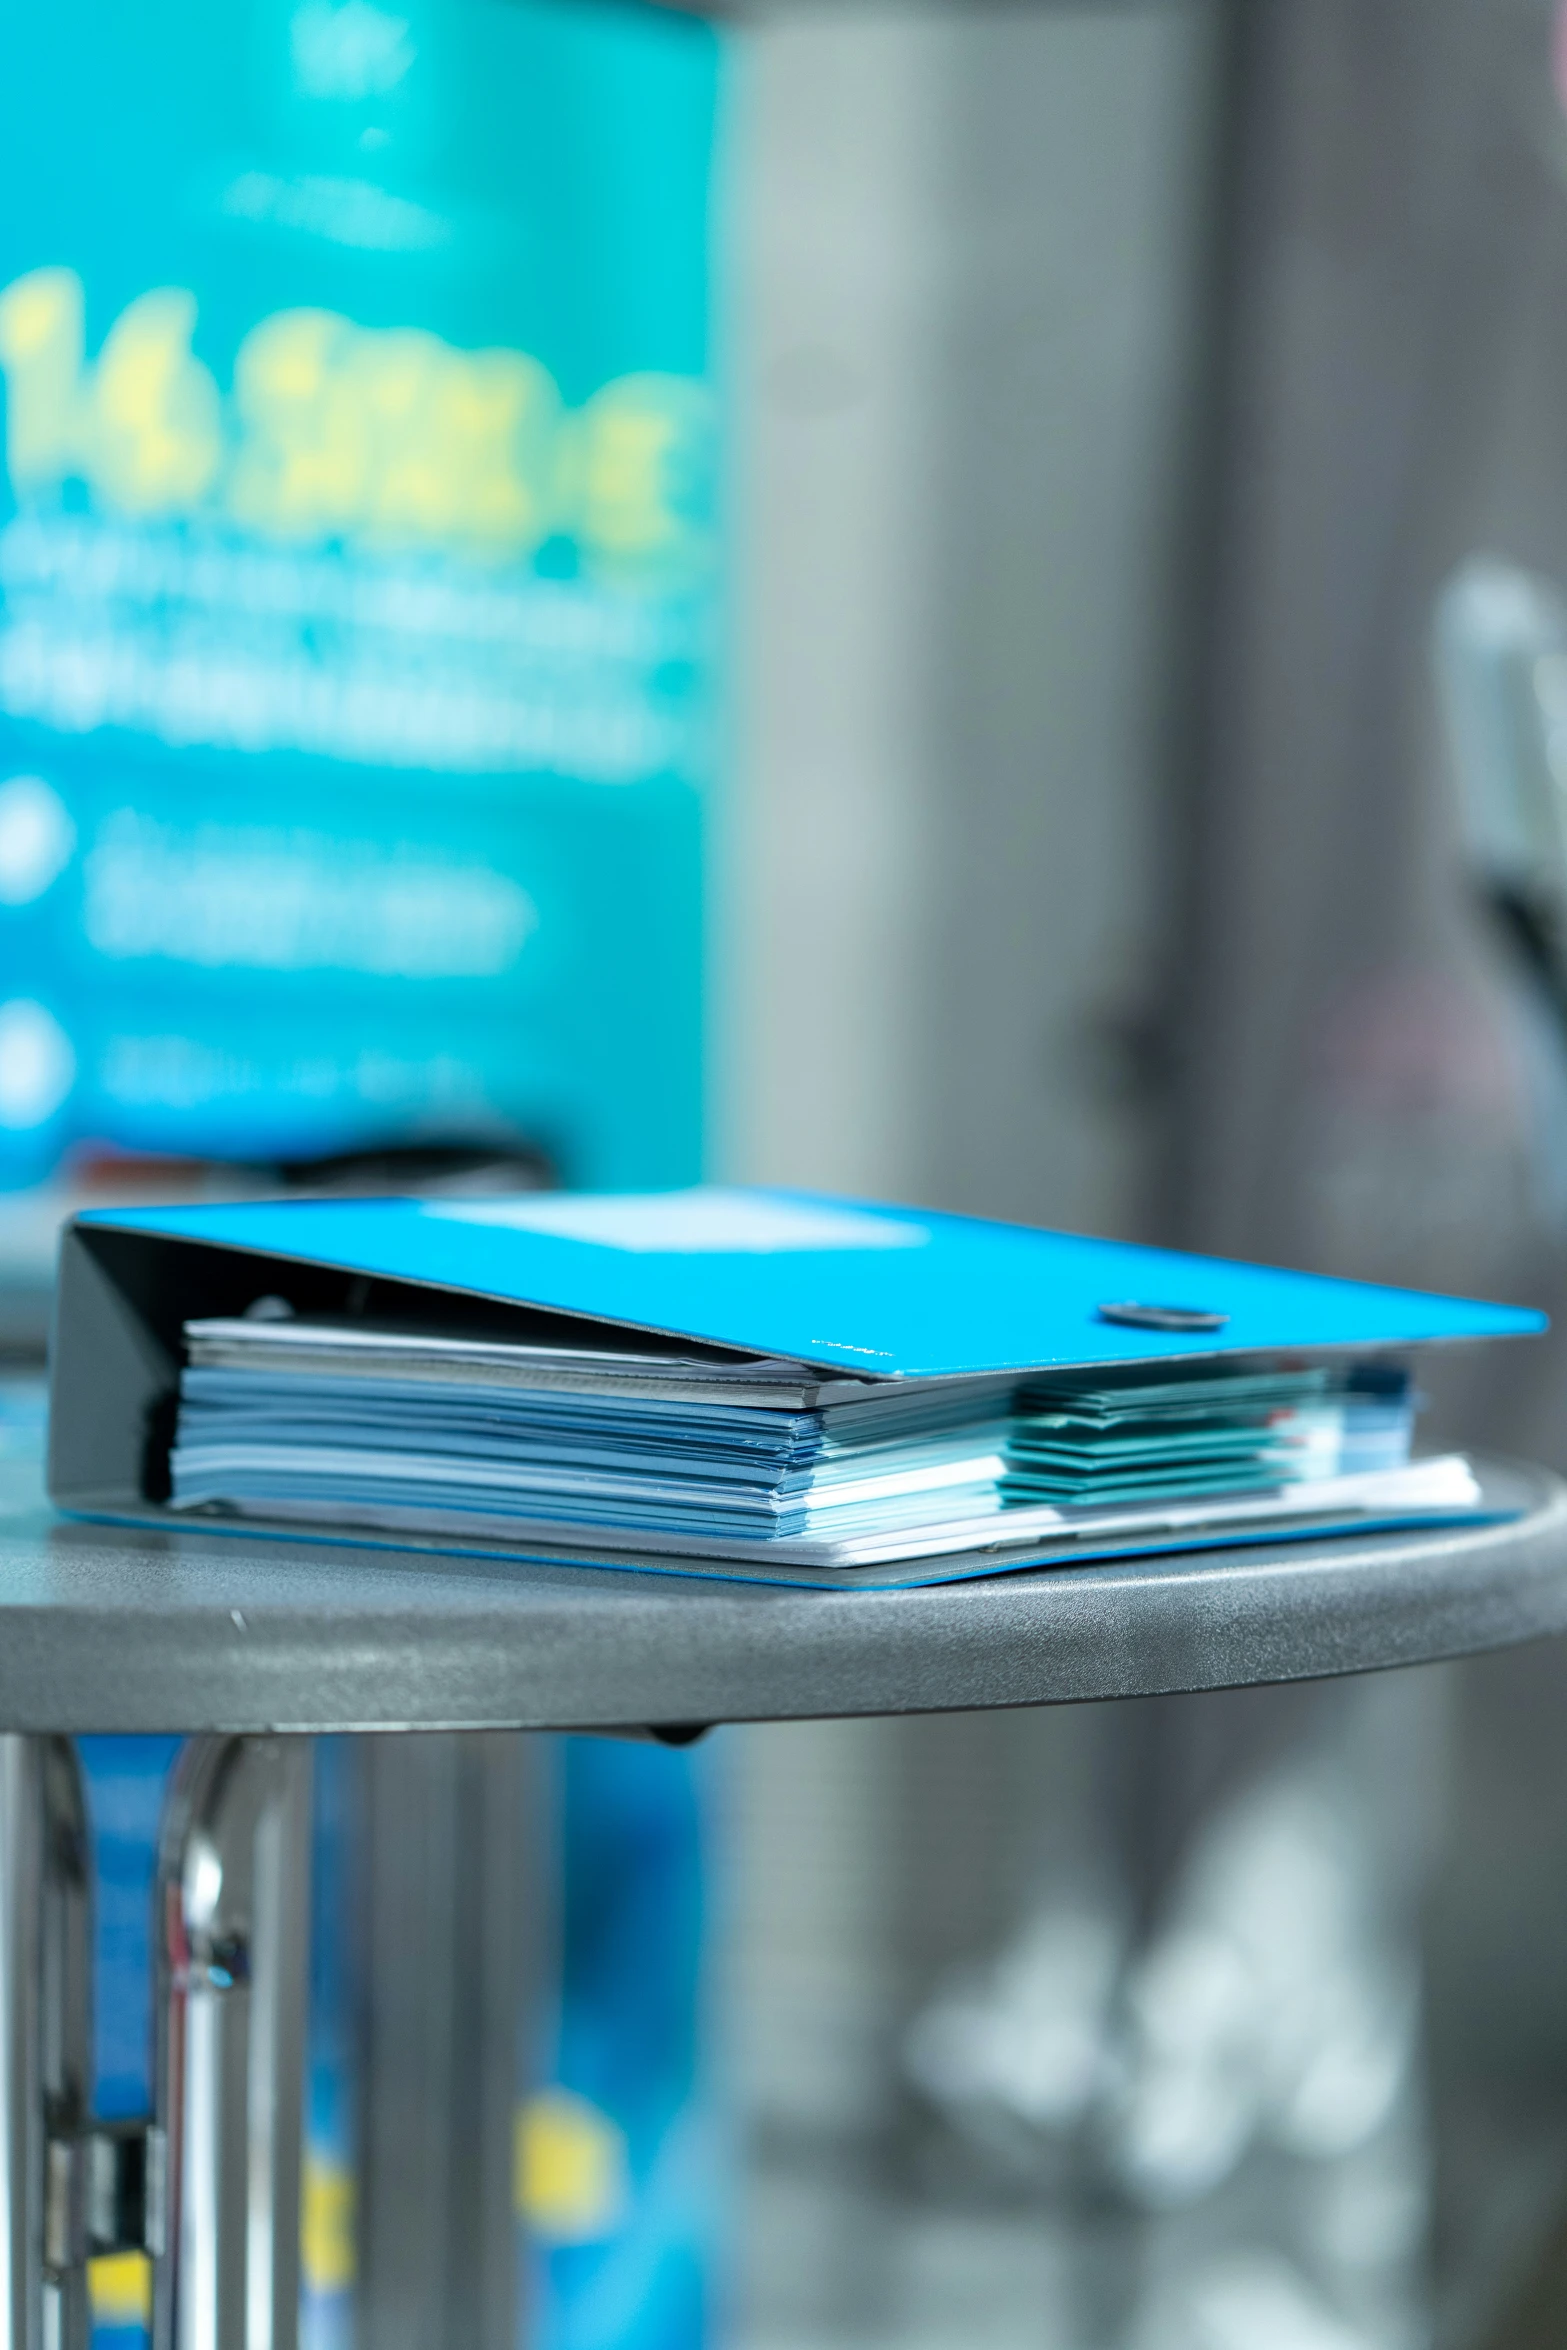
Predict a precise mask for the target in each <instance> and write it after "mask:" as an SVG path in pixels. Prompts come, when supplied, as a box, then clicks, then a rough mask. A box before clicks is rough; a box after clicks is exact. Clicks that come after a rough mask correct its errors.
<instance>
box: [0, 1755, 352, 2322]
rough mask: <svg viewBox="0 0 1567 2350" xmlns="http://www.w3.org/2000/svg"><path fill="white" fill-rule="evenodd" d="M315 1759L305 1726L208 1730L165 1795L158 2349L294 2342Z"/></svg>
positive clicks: (160, 1902)
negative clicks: (297, 1732) (277, 1730)
mask: <svg viewBox="0 0 1567 2350" xmlns="http://www.w3.org/2000/svg"><path fill="white" fill-rule="evenodd" d="M310 1758H311V1747H310V1741H309V1740H308V1739H305V1738H216V1737H210V1738H196V1739H192V1740H191V1742H190V1744H189V1746H187V1748H186V1749H185V1752H184V1753H183V1755H182V1756H181V1758H180V1762H179V1764H178V1765H177V1767H176V1772H175V1778H174V1784H173V1786H172V1788H171V1790H170V1796H169V1806H168V1811H167V1814H166V1817H165V1821H164V1833H163V1841H162V1848H161V1851H160V1854H159V1863H158V1880H157V1896H156V1898H157V1909H156V1925H157V1935H158V1964H159V1985H158V2064H157V2118H158V2122H159V2124H160V2125H161V2128H162V2131H163V2133H164V2143H165V2147H166V2161H167V2182H166V2204H165V2226H164V2237H163V2243H162V2246H161V2249H160V2250H159V2254H158V2257H157V2258H156V2259H155V2262H154V2270H153V2341H154V2344H155V2345H156V2350H295V2345H296V2340H297V2335H298V2328H299V2192H300V2145H301V2125H302V2105H303V2093H304V2041H305V2031H304V2027H305V2003H306V1988H307V1964H308V1943H309V1915H308V1911H309V1882H310V1877H309V1831H310ZM46 2350H47V2346H46Z"/></svg>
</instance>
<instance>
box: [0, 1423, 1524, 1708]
mask: <svg viewBox="0 0 1567 2350" xmlns="http://www.w3.org/2000/svg"><path fill="white" fill-rule="evenodd" d="M1483 1475H1484V1479H1485V1483H1486V1488H1487V1492H1488V1494H1490V1495H1492V1496H1494V1498H1495V1500H1496V1501H1497V1503H1498V1504H1499V1505H1500V1506H1507V1507H1511V1508H1515V1509H1517V1510H1518V1511H1519V1512H1520V1513H1521V1514H1520V1515H1519V1516H1517V1517H1516V1518H1514V1519H1512V1520H1511V1521H1510V1522H1508V1523H1505V1524H1492V1525H1487V1526H1481V1527H1470V1528H1467V1529H1453V1528H1446V1529H1443V1530H1440V1531H1438V1530H1429V1531H1425V1532H1421V1533H1414V1534H1399V1535H1374V1536H1373V1535H1366V1536H1356V1537H1351V1538H1347V1539H1346V1538H1339V1539H1337V1540H1334V1541H1327V1542H1323V1541H1319V1542H1304V1543H1274V1544H1266V1543H1255V1544H1248V1545H1246V1546H1245V1547H1240V1548H1235V1549H1230V1550H1218V1551H1214V1550H1209V1551H1188V1552H1184V1553H1172V1554H1166V1555H1164V1556H1161V1557H1148V1558H1139V1559H1120V1560H1113V1561H1107V1562H1105V1563H1103V1564H1101V1565H1098V1566H1095V1565H1092V1564H1084V1565H1082V1566H1075V1567H1051V1568H1047V1569H1043V1570H1039V1571H1035V1572H1032V1573H1030V1572H1018V1573H1012V1574H1004V1575H996V1576H991V1577H987V1578H985V1579H984V1580H982V1581H975V1582H965V1583H957V1584H945V1585H934V1586H927V1587H925V1588H923V1589H920V1590H913V1591H858V1592H856V1591H853V1590H845V1591H843V1592H838V1591H818V1590H792V1589H784V1588H779V1587H777V1586H770V1585H763V1584H749V1583H722V1582H714V1581H711V1580H697V1579H695V1578H686V1577H682V1576H679V1575H651V1574H644V1573H639V1572H636V1571H634V1570H630V1569H625V1568H619V1569H617V1568H614V1567H612V1566H604V1567H595V1566H583V1565H564V1564H543V1563H540V1564H533V1563H530V1562H521V1561H509V1560H508V1561H502V1560H486V1559H475V1558H465V1557H464V1558H458V1557H443V1556H440V1555H439V1554H435V1553H430V1552H419V1551H409V1550H397V1549H383V1548H378V1547H374V1546H372V1545H370V1544H365V1545H363V1546H360V1545H357V1544H356V1545H342V1544H324V1543H322V1544H318V1543H313V1542H310V1541H273V1540H268V1539H266V1538H264V1537H260V1536H254V1535H249V1534H237V1535H221V1534H214V1533H212V1532H210V1531H200V1532H198V1531H191V1532H185V1531H182V1530H176V1529H172V1528H171V1529H169V1530H168V1531H165V1530H163V1529H162V1528H148V1527H131V1528H120V1527H113V1526H106V1525H97V1524H84V1523H81V1522H73V1521H67V1520H64V1519H61V1518H59V1517H57V1516H55V1515H54V1513H53V1512H52V1511H51V1510H50V1509H49V1508H48V1506H47V1504H46V1503H45V1502H44V1501H43V1499H42V1497H41V1492H40V1489H39V1486H38V1481H37V1470H36V1467H35V1466H34V1465H33V1464H31V1463H29V1462H11V1463H9V1464H6V1467H5V1472H4V1475H3V1476H0V1730H185V1731H190V1730H273V1729H275V1730H393V1729H450V1728H474V1729H479V1728H517V1729H568V1728H611V1727H620V1728H640V1727H644V1726H657V1727H663V1728H666V1729H671V1730H678V1729H680V1728H683V1727H685V1726H691V1725H697V1724H707V1723H713V1722H723V1721H758V1720H783V1719H789V1718H797V1717H806V1716H822V1715H848V1714H861V1715H869V1714H892V1713H922V1712H949V1711H958V1710H962V1709H966V1708H971V1707H989V1706H1004V1705H1043V1704H1054V1703H1060V1702H1066V1701H1070V1700H1075V1699H1085V1698H1108V1697H1137V1696H1146V1695H1151V1694H1153V1693H1155V1692H1163V1691H1172V1690H1189V1689H1218V1688H1231V1687H1237V1686H1242V1685H1245V1684H1249V1683H1254V1682H1262V1681H1290V1680H1308V1679H1313V1678H1316V1677H1319V1676H1322V1675H1326V1674H1334V1673H1352V1672H1365V1671H1370V1670H1374V1669H1378V1668H1384V1667H1388V1666H1398V1665H1411V1664H1419V1663H1425V1662H1429V1661H1432V1660H1434V1659H1438V1658H1443V1657H1454V1656H1462V1655H1468V1654H1472V1653H1475V1652H1478V1651H1481V1650H1485V1649H1492V1648H1501V1647H1506V1646H1509V1645H1511V1644H1512V1643H1515V1642H1518V1641H1523V1640H1529V1639H1534V1638H1537V1637H1539V1636H1540V1635H1542V1634H1548V1633H1556V1632H1563V1631H1567V1486H1564V1485H1563V1484H1562V1483H1561V1482H1560V1480H1558V1479H1557V1478H1555V1477H1553V1476H1550V1475H1548V1474H1547V1473H1546V1472H1545V1471H1543V1470H1534V1469H1525V1468H1519V1467H1515V1466H1510V1465H1505V1464H1486V1465H1484V1468H1483ZM601 1555H603V1554H601Z"/></svg>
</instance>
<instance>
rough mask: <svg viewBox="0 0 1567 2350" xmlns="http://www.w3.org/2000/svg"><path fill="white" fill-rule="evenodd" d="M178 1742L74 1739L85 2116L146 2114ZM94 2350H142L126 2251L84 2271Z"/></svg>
mask: <svg viewBox="0 0 1567 2350" xmlns="http://www.w3.org/2000/svg"><path fill="white" fill-rule="evenodd" d="M180 1745H181V1741H180V1740H179V1739H178V1738H81V1739H78V1741H77V1752H78V1754H79V1756H80V1758H81V1766H82V1778H83V1781H84V1784H85V1788H86V1795H87V1817H88V1824H89V1829H90V1833H91V1836H92V1847H93V2084H92V2099H93V2110H94V2112H95V2113H97V2114H99V2115H100V2116H101V2117H102V2118H103V2119H104V2120H106V2121H120V2120H128V2119H132V2118H134V2117H135V2116H136V2115H139V2114H145V2113H149V2112H150V2111H151V2109H152V2061H153V2057H152V2048H153V2004H152V2003H153V1977H154V1952H153V1947H152V1885H153V1871H154V1868H155V1867H156V1864H157V1856H158V1831H159V1826H160V1823H161V1820H162V1817H163V1799H164V1793H165V1790H166V1788H167V1786H168V1780H169V1773H170V1771H171V1770H172V1769H173V1767H174V1759H175V1756H176V1755H177V1754H178V1753H179V1750H180ZM88 2282H89V2286H90V2289H91V2295H92V2312H93V2344H94V2350H143V2345H144V2343H145V2341H146V2339H147V2331H148V2323H149V2317H150V2310H151V2277H150V2273H149V2269H148V2264H147V2262H146V2261H145V2260H143V2259H141V2258H140V2257H139V2256H138V2255H136V2254H134V2253H123V2254H118V2255H116V2256H114V2257H113V2258H110V2259H105V2260H96V2261H94V2262H93V2263H92V2265H91V2268H90V2270H89V2275H88Z"/></svg>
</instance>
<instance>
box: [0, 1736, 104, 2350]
mask: <svg viewBox="0 0 1567 2350" xmlns="http://www.w3.org/2000/svg"><path fill="white" fill-rule="evenodd" d="M88 1934H89V1911H88V1881H87V1819H86V1809H85V1805H84V1802H83V1797H82V1785H81V1778H80V1774H79V1772H78V1770H77V1765H76V1755H75V1751H74V1749H73V1748H72V1746H71V1744H70V1741H69V1740H68V1739H64V1738H20V1737H10V1736H8V1737H0V2108H3V2113H4V2122H3V2127H0V2165H3V2171H4V2178H3V2203H4V2225H3V2226H0V2312H3V2316H4V2324H5V2342H6V2344H7V2350H85V2345H86V2342H87V2339H88V2331H89V2313H88V2305H87V2273H86V2267H85V2258H86V2249H87V2226H88V2222H87V2214H86V2210H85V2195H86V2188H87V2166H86V2165H85V2164H84V2163H83V2162H82V2161H81V2160H80V2159H79V2156H80V2151H81V2149H82V2147H83V2145H84V2141H85V2132H86V2121H87V2086H88V2081H87V2076H88V2064H89V2036H90V2017H89V2009H88V1967H89V1943H88Z"/></svg>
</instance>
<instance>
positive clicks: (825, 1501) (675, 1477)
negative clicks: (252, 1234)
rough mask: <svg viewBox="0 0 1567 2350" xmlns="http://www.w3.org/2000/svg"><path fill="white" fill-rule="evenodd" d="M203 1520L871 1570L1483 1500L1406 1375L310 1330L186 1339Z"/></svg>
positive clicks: (1205, 1363)
mask: <svg viewBox="0 0 1567 2350" xmlns="http://www.w3.org/2000/svg"><path fill="white" fill-rule="evenodd" d="M185 1345H186V1361H185V1364H184V1367H183V1370H182V1373H181V1379H180V1390H179V1402H178V1419H177V1428H176V1435H175V1441H174V1445H173V1448H172V1452H171V1455H170V1478H171V1483H172V1496H171V1498H172V1501H173V1504H174V1506H175V1507H176V1508H177V1509H180V1510H186V1511H189V1510H203V1511H209V1512H216V1513H220V1514H221V1513H224V1512H229V1513H234V1514H238V1515H242V1516H246V1517H251V1518H260V1519H274V1520H284V1521H288V1522H299V1521H305V1522H311V1523H316V1524H321V1525H326V1526H340V1527H352V1526H359V1527H367V1528H373V1529H378V1530H381V1531H385V1532H398V1531H401V1532H406V1533H410V1534H415V1535H422V1536H428V1537H435V1538H438V1539H442V1540H447V1541H451V1540H463V1539H468V1540H472V1541H479V1542H482V1541H485V1540H491V1539H495V1538H501V1539H504V1540H507V1541H510V1542H517V1541H527V1540H529V1539H534V1540H542V1541H548V1542H553V1543H556V1544H559V1543H560V1542H562V1541H565V1540H569V1539H571V1538H572V1537H577V1538H585V1539H587V1540H588V1541H590V1542H591V1543H592V1544H594V1545H596V1546H599V1547H602V1548H606V1549H617V1550H632V1551H642V1552H647V1553H660V1552H663V1553H676V1554H679V1553H684V1554H686V1555H687V1556H690V1557H695V1558H702V1557H714V1558H729V1559H733V1558H746V1557H751V1558H756V1557H763V1556H765V1557H766V1558H767V1559H769V1560H773V1561H776V1562H779V1563H788V1564H793V1565H796V1566H799V1567H816V1568H822V1567H827V1568H838V1567H844V1568H852V1567H856V1566H862V1567H863V1566H872V1565H875V1564H877V1563H879V1562H885V1561H887V1560H890V1559H916V1558H920V1557H929V1556H932V1555H934V1554H937V1553H951V1552H959V1551H967V1550H995V1549H998V1548H1000V1549H1004V1550H1008V1551H1010V1550H1012V1549H1014V1548H1015V1546H1017V1545H1020V1544H1032V1545H1034V1546H1036V1547H1037V1546H1040V1545H1041V1544H1043V1545H1046V1546H1050V1545H1064V1546H1068V1547H1069V1546H1070V1545H1071V1544H1073V1543H1074V1542H1079V1541H1082V1540H1083V1539H1084V1538H1085V1537H1094V1538H1095V1539H1096V1540H1097V1541H1098V1542H1099V1544H1100V1546H1101V1547H1103V1546H1104V1544H1105V1543H1109V1544H1110V1545H1111V1546H1112V1547H1114V1546H1116V1545H1117V1544H1121V1545H1124V1546H1127V1547H1130V1546H1133V1545H1135V1542H1136V1539H1137V1537H1138V1535H1139V1532H1144V1533H1147V1532H1151V1531H1152V1530H1154V1529H1159V1528H1162V1529H1165V1530H1166V1533H1167V1532H1168V1529H1169V1528H1171V1527H1172V1526H1178V1527H1181V1528H1185V1529H1187V1530H1189V1532H1190V1534H1191V1536H1192V1537H1193V1538H1194V1539H1195V1538H1197V1537H1198V1536H1200V1535H1202V1534H1204V1533H1205V1532H1206V1533H1207V1534H1208V1535H1210V1536H1217V1537H1219V1538H1223V1537H1224V1536H1225V1533H1226V1530H1229V1531H1230V1532H1231V1533H1233V1534H1235V1535H1244V1534H1245V1533H1246V1532H1247V1531H1252V1532H1254V1533H1261V1532H1267V1531H1285V1530H1290V1529H1296V1530H1310V1529H1311V1528H1312V1526H1314V1525H1316V1524H1318V1523H1321V1522H1323V1521H1325V1520H1327V1519H1329V1518H1331V1519H1332V1520H1333V1521H1334V1522H1335V1523H1343V1522H1346V1521H1349V1522H1353V1520H1354V1518H1355V1517H1356V1515H1357V1513H1360V1512H1374V1513H1379V1514H1380V1515H1381V1516H1383V1517H1386V1516H1387V1515H1388V1514H1390V1513H1392V1514H1395V1515H1396V1514H1397V1513H1398V1512H1399V1511H1401V1510H1408V1511H1409V1512H1410V1513H1411V1514H1418V1513H1419V1512H1420V1511H1422V1510H1436V1509H1441V1508H1464V1507H1467V1506H1470V1505H1471V1504H1472V1503H1473V1501H1474V1499H1475V1495H1476V1491H1477V1489H1476V1487H1475V1483H1474V1480H1473V1477H1472V1476H1471V1474H1470V1472H1469V1469H1468V1467H1467V1464H1466V1463H1465V1462H1464V1461H1463V1460H1461V1459H1459V1458H1456V1457H1449V1458H1447V1459H1443V1460H1437V1461H1428V1462H1423V1463H1420V1464H1418V1465H1414V1466H1412V1465H1411V1464H1410V1463H1409V1458H1408V1454H1409V1438H1410V1428H1411V1422H1412V1417H1413V1396H1412V1391H1411V1388H1410V1385H1409V1382H1408V1379H1407V1376H1406V1375H1405V1373H1404V1372H1403V1370H1402V1369H1400V1368H1398V1367H1396V1366H1393V1365H1381V1364H1378V1365H1375V1366H1373V1367H1368V1368H1350V1369H1346V1368H1343V1367H1337V1368H1335V1367H1331V1366H1323V1365H1320V1364H1319V1365H1310V1364H1304V1365H1303V1364H1302V1363H1301V1362H1300V1360H1299V1359H1298V1358H1296V1359H1295V1360H1294V1361H1287V1360H1285V1361H1281V1360H1279V1359H1271V1360H1264V1361H1261V1362H1258V1361H1256V1360H1244V1361H1241V1362H1238V1363H1234V1364H1227V1363H1225V1362H1224V1361H1223V1360H1222V1359H1220V1360H1217V1361H1216V1360H1214V1359H1211V1358H1210V1359H1208V1360H1196V1361H1192V1362H1190V1363H1179V1362H1177V1363H1170V1362H1160V1363H1156V1364H1144V1365H1141V1366H1137V1365H1132V1366H1128V1367H1125V1368H1119V1369H1114V1368H1113V1369H1110V1370H1106V1369H1105V1368H1103V1367H1100V1368H1098V1369H1096V1370H1094V1371H1092V1372H1080V1373H1062V1374H1057V1375H1053V1376H1051V1377H1049V1378H1048V1379H1045V1378H1040V1377H1034V1378H1031V1379H1028V1380H1026V1381H1023V1382H1022V1383H1019V1382H1018V1381H1017V1380H1016V1379H1015V1378H1010V1379H1009V1378H1005V1377H974V1376H967V1377H963V1378H923V1379H908V1380H897V1379H889V1378H885V1377H882V1378H877V1377H870V1376H867V1377H856V1376H851V1375H846V1374H838V1375H835V1374H833V1373H831V1372H824V1371H823V1370H822V1369H820V1368H817V1369H812V1368H810V1367H808V1366H806V1365H804V1364H801V1363H798V1362H791V1361H786V1360H782V1359H780V1358H778V1357H774V1356H765V1355H741V1354H737V1353H734V1352H726V1351H724V1350H720V1349H717V1348H711V1347H701V1346H694V1345H685V1344H678V1343H673V1342H672V1343H671V1344H669V1345H668V1346H662V1347H661V1346H660V1345H659V1344H658V1343H657V1342H656V1341H653V1340H649V1341H647V1342H646V1343H645V1344H643V1343H641V1342H640V1341H633V1340H632V1338H631V1337H630V1336H629V1334H628V1336H627V1339H626V1342H625V1344H624V1345H621V1344H614V1345H583V1346H570V1345H565V1346H563V1345H558V1344H547V1345H546V1344H529V1343H521V1342H516V1341H512V1340H509V1339H505V1338H500V1337H496V1336H493V1335H480V1336H473V1335H463V1334H460V1333H456V1332H452V1333H445V1334H443V1333H442V1332H441V1331H439V1330H420V1329H416V1328H411V1327H392V1326H386V1325H382V1324H377V1323H372V1322H367V1321H364V1320H357V1319H353V1318H342V1319H308V1318H305V1317H303V1316H296V1315H292V1314H289V1313H288V1312H287V1311H286V1310H279V1311H277V1312H276V1313H275V1314H274V1315H269V1314H267V1313H265V1312H263V1313H261V1314H260V1315H256V1314H252V1315H247V1316H242V1317H238V1318H234V1317H227V1318H221V1319H198V1320H192V1321H189V1322H187V1323H186V1325H185Z"/></svg>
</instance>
